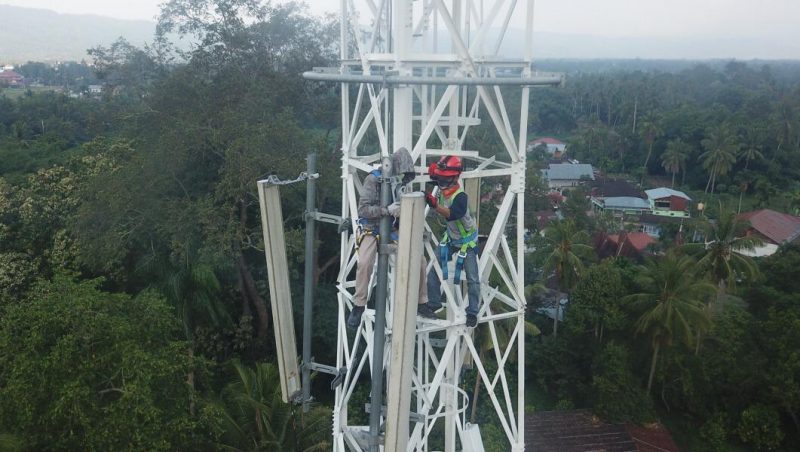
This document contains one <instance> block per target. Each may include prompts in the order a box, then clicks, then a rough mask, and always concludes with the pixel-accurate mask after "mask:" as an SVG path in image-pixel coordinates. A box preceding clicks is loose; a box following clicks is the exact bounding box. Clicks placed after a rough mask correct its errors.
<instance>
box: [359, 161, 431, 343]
mask: <svg viewBox="0 0 800 452" xmlns="http://www.w3.org/2000/svg"><path fill="white" fill-rule="evenodd" d="M392 174H393V175H395V176H398V177H399V176H402V180H401V181H400V182H399V183H397V184H395V186H393V187H392V202H391V203H390V205H389V206H388V207H382V206H381V180H380V179H381V170H380V169H376V170H373V171H372V172H370V173H369V174H368V175H367V177H366V178H365V179H364V184H363V186H362V188H361V191H360V192H359V199H358V216H359V219H358V230H357V231H356V250H357V253H358V267H357V268H356V292H355V295H354V297H353V302H354V304H355V306H353V309H352V310H351V311H350V315H349V316H348V317H347V327H348V328H350V329H356V328H358V325H359V324H360V323H361V315H362V314H363V313H364V308H365V307H366V305H367V295H368V294H369V287H370V284H369V283H370V279H371V277H372V270H373V267H374V265H375V258H376V256H377V251H378V245H379V239H378V232H379V225H380V220H381V217H382V216H385V215H391V216H392V217H394V221H393V226H392V229H393V231H392V238H393V239H394V240H396V236H397V228H396V226H397V224H398V223H399V222H398V219H399V218H400V196H401V194H402V193H403V192H404V191H405V189H406V187H407V186H408V184H409V183H411V181H412V180H414V176H415V172H414V160H413V159H412V158H411V154H409V152H408V150H407V149H406V148H400V149H398V150H397V151H396V152H395V153H394V154H392ZM420 246H421V244H420ZM421 265H422V268H421V269H420V284H419V299H418V303H419V305H418V306H419V308H423V310H422V311H419V308H418V314H419V315H421V316H423V317H429V318H436V316H435V315H434V314H433V313H432V312H429V311H428V310H425V309H424V308H427V306H428V304H427V303H428V290H427V285H426V284H424V280H425V269H426V267H427V261H426V260H425V256H424V255H423V257H422V264H421Z"/></svg>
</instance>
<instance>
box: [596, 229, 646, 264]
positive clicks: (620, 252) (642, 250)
mask: <svg viewBox="0 0 800 452" xmlns="http://www.w3.org/2000/svg"><path fill="white" fill-rule="evenodd" d="M656 243H657V241H656V239H654V238H653V237H651V236H650V235H649V234H647V233H645V232H626V231H621V232H620V233H619V234H610V235H605V236H600V237H599V238H598V239H597V240H596V242H595V248H596V249H597V254H598V255H599V256H600V257H601V258H606V257H610V256H625V257H627V258H630V259H634V260H641V259H642V258H643V257H644V256H646V255H648V254H650V253H649V249H648V247H650V246H651V245H654V244H656Z"/></svg>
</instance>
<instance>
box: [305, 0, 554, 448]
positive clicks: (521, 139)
mask: <svg viewBox="0 0 800 452" xmlns="http://www.w3.org/2000/svg"><path fill="white" fill-rule="evenodd" d="M340 7H341V16H340V20H341V30H340V40H341V43H340V44H341V54H340V58H341V60H340V65H339V67H336V68H317V69H315V70H314V71H310V72H307V73H305V74H304V77H306V78H307V79H310V80H319V81H329V82H336V83H339V84H340V85H341V101H342V107H341V115H342V125H341V127H342V136H343V138H342V174H341V177H342V182H343V188H342V212H341V217H342V218H349V219H351V221H352V226H353V230H355V228H356V224H355V221H356V220H357V218H358V213H357V202H358V193H359V188H360V186H361V183H362V182H361V181H362V180H363V178H364V177H365V175H366V174H367V173H369V172H370V171H371V170H373V169H374V168H375V166H376V165H378V164H380V163H381V162H382V160H383V159H385V158H387V157H389V156H390V155H391V153H392V152H393V151H394V150H396V149H399V148H400V147H405V148H407V149H408V150H409V151H410V152H411V155H412V157H413V158H414V160H415V165H416V167H417V171H418V174H420V176H418V177H417V178H416V179H415V181H414V189H416V190H424V189H425V183H426V182H427V181H428V178H427V176H425V175H424V174H425V170H426V168H427V164H428V163H430V162H432V161H435V160H438V159H439V158H440V156H442V155H456V156H459V157H461V158H462V159H464V160H465V161H467V162H468V167H467V170H466V171H465V172H464V173H463V176H462V180H463V181H464V182H466V184H467V188H468V191H469V190H470V187H473V188H472V190H473V191H472V192H471V193H470V198H471V201H472V206H471V209H472V210H473V211H475V209H476V207H479V204H476V203H475V202H476V201H477V200H478V198H479V197H480V192H479V190H477V189H475V188H474V187H478V186H479V184H477V183H476V182H477V181H479V180H480V179H481V178H488V177H491V178H500V179H503V185H504V187H505V188H506V191H505V193H504V195H503V196H502V201H501V202H500V204H499V207H498V212H497V216H496V219H495V220H494V223H493V224H480V230H479V231H480V234H481V235H483V236H485V243H483V245H482V251H481V255H480V258H479V271H480V275H481V305H480V314H479V315H478V322H479V323H478V327H477V329H481V330H482V331H481V335H484V337H486V338H487V339H485V341H489V342H490V343H491V344H490V345H491V347H489V348H488V349H487V347H485V346H483V348H482V344H479V343H476V335H475V331H476V330H477V329H476V330H473V329H468V328H466V326H465V315H464V307H465V306H466V287H461V285H454V284H453V282H452V279H450V280H449V281H448V283H446V284H443V285H442V287H443V290H444V296H443V299H444V300H445V301H446V302H445V306H446V313H447V314H446V318H444V319H441V320H422V319H420V320H417V321H416V322H415V324H414V323H412V324H411V326H410V327H409V328H407V329H406V331H392V328H391V325H392V316H393V315H394V313H395V311H396V310H397V309H399V306H400V305H398V303H406V302H409V303H412V302H413V301H408V300H402V301H399V300H395V299H394V298H395V293H396V292H395V290H394V289H393V288H395V286H396V285H397V284H403V282H402V281H404V279H403V278H398V277H397V274H396V273H397V269H396V266H394V265H390V266H389V268H390V270H389V276H388V286H389V287H388V290H387V293H388V296H387V299H386V309H385V317H386V318H385V319H376V311H375V310H373V309H367V311H366V312H365V313H364V316H363V320H362V322H361V325H360V326H359V328H358V329H357V331H355V332H353V331H349V330H347V328H346V318H347V315H348V313H349V311H350V309H351V308H352V306H353V294H354V289H355V276H354V271H353V270H354V269H355V266H356V265H357V253H356V249H355V237H354V235H353V234H352V233H350V232H348V231H342V232H341V249H340V250H341V253H340V256H341V261H340V272H339V276H338V289H339V291H338V303H339V311H338V337H337V342H338V345H337V358H336V360H337V362H336V365H335V368H336V369H346V371H345V372H344V373H343V375H342V379H341V382H340V383H341V384H338V385H337V387H336V390H335V391H336V394H335V407H334V413H333V420H334V422H333V448H334V450H336V451H346V450H378V449H379V448H380V447H383V446H384V445H385V446H386V450H392V449H394V448H397V447H398V446H397V444H402V446H399V447H400V448H404V449H405V450H414V451H417V450H419V451H428V450H430V447H431V446H430V445H429V439H430V438H431V437H432V434H435V435H437V438H440V439H438V440H437V441H441V442H442V445H441V447H443V448H444V450H445V451H455V450H475V451H478V450H483V448H482V442H481V439H480V438H481V437H480V431H479V426H476V425H471V424H469V422H468V418H469V412H468V409H467V408H468V403H469V402H468V399H469V397H468V394H467V392H468V391H465V390H464V389H463V388H462V387H461V386H462V384H463V381H462V375H463V372H462V370H463V369H465V368H467V367H471V368H472V369H475V372H477V378H479V379H481V383H482V384H481V387H482V389H481V393H480V396H481V397H486V398H488V399H489V400H490V401H491V406H492V407H493V408H494V410H495V412H496V414H497V418H498V420H499V426H500V427H501V429H502V432H504V433H505V436H506V438H507V440H508V444H509V445H510V448H511V449H512V450H515V451H520V450H523V449H524V444H525V443H524V441H525V438H524V406H525V403H524V381H525V378H524V377H525V376H524V368H525V353H524V349H525V347H524V345H525V342H524V320H525V319H524V315H525V305H526V303H525V296H524V285H525V284H524V280H523V277H524V256H523V253H524V249H525V243H524V234H525V228H524V224H523V219H524V218H523V217H524V216H523V211H524V207H525V196H524V193H525V168H526V145H527V134H528V130H527V124H528V105H529V100H530V90H531V87H535V86H553V85H559V84H561V83H563V78H562V76H561V75H556V74H543V73H535V72H533V71H532V57H531V55H532V33H533V11H534V0H341V3H340ZM515 17H516V19H513V18H515ZM520 18H522V19H523V20H522V22H524V30H523V31H522V33H523V34H522V38H523V39H522V44H521V47H522V48H523V49H524V50H523V55H522V56H521V58H520V57H517V58H515V59H510V58H504V57H501V56H500V49H501V47H502V44H503V42H504V39H506V38H507V34H509V33H508V32H509V30H511V28H510V27H509V23H510V22H512V19H513V20H514V21H515V23H518V22H520V20H519V19H520ZM501 88H502V89H501ZM512 91H513V94H511V95H509V93H510V92H512ZM504 96H505V97H507V98H508V99H509V100H510V99H512V98H513V99H514V103H517V102H518V103H519V104H518V108H511V109H509V108H507V107H506V104H507V103H508V104H509V106H511V103H510V102H509V101H507V100H506V99H505V98H504ZM517 96H518V97H517ZM512 107H516V106H512ZM510 112H515V113H516V114H514V115H513V116H512V114H511V113H510ZM517 115H518V116H517ZM482 121H484V122H487V123H489V124H485V125H486V126H489V128H490V130H491V131H492V133H495V134H496V137H497V140H498V141H499V142H500V143H502V151H501V152H500V153H499V154H498V155H487V153H486V152H485V151H484V150H482V149H470V148H469V146H468V144H469V143H471V142H473V141H474V140H469V141H468V140H467V138H468V137H469V136H470V135H469V133H470V131H473V130H474V129H475V128H477V127H479V126H481V122H482ZM485 128H486V127H484V129H485ZM365 140H371V141H372V142H373V143H374V142H377V146H376V145H375V144H372V145H370V146H367V145H366V144H365ZM470 181H472V182H470ZM473 184H474V185H473ZM409 205H410V204H409ZM404 215H405V214H404ZM427 218H428V220H429V221H430V219H431V216H428V217H427ZM420 224H421V223H420ZM425 229H427V230H428V232H430V227H429V226H428V225H425ZM510 230H511V231H513V233H512V236H511V237H508V236H507V231H510ZM426 237H429V239H427V240H426V243H425V245H424V250H425V251H424V252H425V255H426V257H427V261H428V266H429V268H430V267H431V266H432V267H433V268H434V269H435V271H436V272H437V274H438V275H439V276H441V275H442V271H441V268H440V264H439V262H438V259H437V258H436V253H435V249H436V246H437V237H435V236H432V235H431V234H426ZM417 265H419V264H417ZM450 274H451V275H452V274H453V273H452V271H451V272H450ZM490 275H493V277H492V282H491V283H490V281H489V280H490V278H489V276H490ZM420 283H421V284H424V283H425V281H420ZM378 320H381V321H380V322H379V321H378ZM383 324H385V325H387V327H386V328H385V331H376V325H377V326H382V325H383ZM409 330H410V332H409ZM405 334H411V335H413V341H411V343H413V346H411V347H408V349H407V350H406V349H399V348H398V347H404V345H402V344H401V342H403V341H401V340H400V338H401V337H402V336H403V335H405ZM501 339H502V340H501ZM393 347H394V349H392V348H393ZM481 349H483V350H484V353H480V351H481ZM486 350H488V351H486ZM399 355H402V356H404V357H405V358H406V359H405V361H403V362H404V363H405V364H403V365H404V366H408V364H409V363H413V365H412V366H410V367H412V368H411V369H410V371H411V374H412V375H411V384H410V387H400V386H401V383H402V382H401V381H400V380H401V379H400V378H398V377H397V375H395V374H393V372H397V371H398V369H397V368H393V367H392V366H393V361H392V359H393V358H392V356H395V357H396V356H399ZM512 361H513V362H514V363H513V365H512V364H510V362H512ZM490 363H491V365H489V364H490ZM395 365H396V364H395ZM378 369H380V371H379V372H378V373H379V374H380V375H376V374H375V372H376V370H378ZM406 370H408V367H407V368H406ZM513 372H516V377H515V378H509V377H510V376H511V375H512V374H513ZM362 375H363V376H366V375H370V376H371V378H372V380H373V381H374V380H376V377H380V378H377V380H378V381H379V382H380V381H382V382H385V383H386V386H385V387H379V389H378V392H379V393H389V394H392V393H394V392H395V391H397V392H400V391H408V392H409V393H410V409H409V412H408V414H407V416H406V418H405V419H400V420H399V423H400V424H404V425H406V426H408V431H407V435H406V437H405V438H401V442H399V443H393V444H392V445H391V446H390V445H389V444H384V439H380V438H378V433H379V432H376V424H377V425H386V429H387V430H388V429H389V428H390V427H391V426H392V425H395V424H393V422H392V421H393V419H391V418H392V416H395V415H396V413H391V412H388V410H385V408H384V411H383V412H382V411H381V405H382V404H380V403H379V404H377V406H375V404H374V402H375V400H374V399H373V406H372V408H370V416H371V422H370V425H369V426H367V425H353V423H352V422H351V416H350V414H351V413H353V412H355V410H357V411H361V410H363V409H364V407H363V406H355V403H354V401H353V399H352V397H353V393H354V390H355V388H356V387H357V386H358V385H364V384H365V382H364V380H365V378H361V377H362ZM384 375H385V378H384ZM469 391H470V392H471V388H469ZM378 399H379V400H380V397H378ZM372 421H375V422H372ZM394 421H395V423H396V422H397V420H396V419H395V420H394ZM434 432H435V433H434ZM392 433H395V434H396V432H392ZM383 434H384V433H383V432H380V435H381V437H382V435H383ZM386 435H387V437H388V436H389V435H390V432H388V431H387V432H386ZM442 435H443V439H441V438H442Z"/></svg>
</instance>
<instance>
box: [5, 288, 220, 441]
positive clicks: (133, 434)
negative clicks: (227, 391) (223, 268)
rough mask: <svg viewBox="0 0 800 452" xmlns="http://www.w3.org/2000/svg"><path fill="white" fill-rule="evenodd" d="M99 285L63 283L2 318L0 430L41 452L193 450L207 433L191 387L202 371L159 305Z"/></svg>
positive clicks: (33, 295)
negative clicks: (194, 411) (195, 413)
mask: <svg viewBox="0 0 800 452" xmlns="http://www.w3.org/2000/svg"><path fill="white" fill-rule="evenodd" d="M97 284H98V282H97V281H87V282H82V283H77V282H74V281H72V280H71V278H69V277H67V276H57V277H56V278H55V280H54V281H53V282H42V283H39V284H38V285H37V286H36V287H35V288H34V289H33V290H32V291H31V292H30V293H29V295H28V297H27V299H26V300H25V303H24V304H20V305H14V306H10V307H8V308H6V309H5V311H4V314H3V317H2V318H1V319H0V425H3V426H4V428H5V429H8V430H10V433H12V434H17V435H21V436H23V437H25V438H27V439H28V440H30V441H32V443H31V444H29V446H30V447H32V448H34V449H38V448H42V447H47V448H50V449H56V450H87V449H88V450H98V449H99V450H110V449H119V448H140V449H148V450H175V449H185V448H192V446H191V445H193V444H195V445H197V444H198V441H202V439H203V438H205V433H204V429H203V425H202V422H200V421H199V420H198V419H195V418H193V417H192V416H190V414H189V401H190V399H191V397H192V392H191V390H190V389H189V388H188V387H187V386H186V383H185V382H186V376H187V374H188V373H189V372H190V371H194V372H197V371H202V368H203V367H202V366H203V364H202V362H200V361H197V360H192V359H190V358H189V356H188V355H187V354H186V344H185V343H183V342H180V341H178V340H176V339H177V338H179V337H180V329H179V327H178V322H177V320H176V319H175V317H174V315H173V313H172V312H171V310H170V309H169V308H168V307H167V306H166V305H165V304H164V302H163V301H162V300H160V299H158V298H157V297H155V296H153V295H152V294H143V295H141V296H140V297H137V298H135V299H131V297H129V296H126V295H121V294H110V293H105V292H102V291H100V290H98V289H97V287H96V286H97Z"/></svg>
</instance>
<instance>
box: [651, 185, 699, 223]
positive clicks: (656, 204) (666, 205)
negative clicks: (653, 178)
mask: <svg viewBox="0 0 800 452" xmlns="http://www.w3.org/2000/svg"><path fill="white" fill-rule="evenodd" d="M645 194H647V199H648V201H649V202H650V210H651V211H652V214H653V215H661V216H665V217H679V218H689V202H690V201H691V200H692V198H690V197H688V196H687V195H686V193H684V192H682V191H678V190H673V189H671V188H666V187H661V188H654V189H652V190H645Z"/></svg>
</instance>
